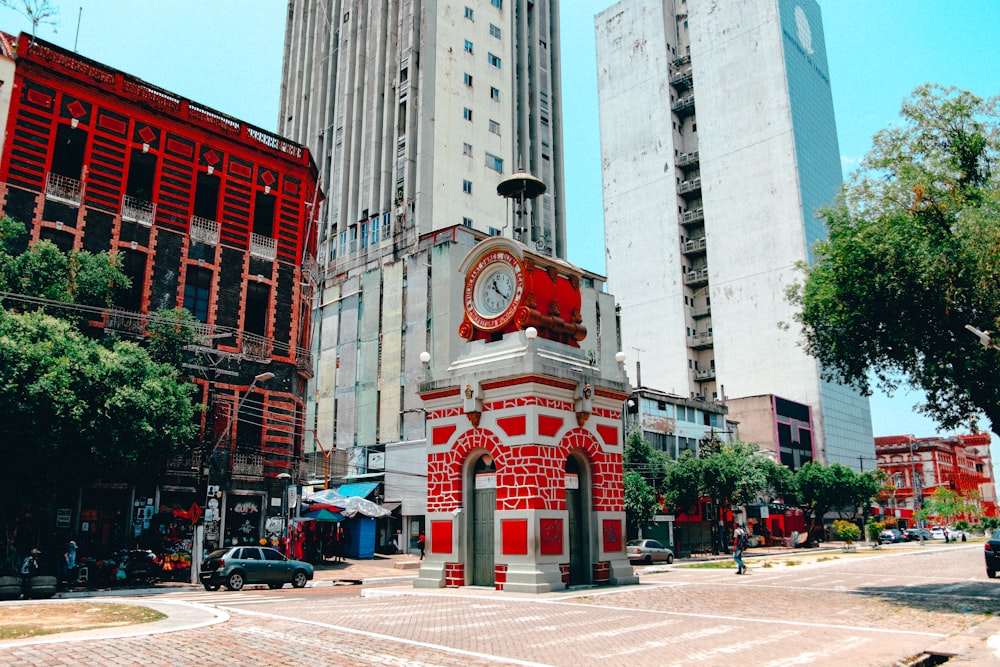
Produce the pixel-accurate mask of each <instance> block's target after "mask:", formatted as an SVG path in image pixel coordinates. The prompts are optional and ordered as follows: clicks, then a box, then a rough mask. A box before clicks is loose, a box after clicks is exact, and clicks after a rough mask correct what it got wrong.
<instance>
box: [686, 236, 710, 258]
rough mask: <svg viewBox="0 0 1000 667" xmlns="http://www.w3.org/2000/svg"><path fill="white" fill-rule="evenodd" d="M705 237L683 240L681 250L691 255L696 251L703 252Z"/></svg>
mask: <svg viewBox="0 0 1000 667" xmlns="http://www.w3.org/2000/svg"><path fill="white" fill-rule="evenodd" d="M705 245H706V244H705V237H704V236H702V237H701V238H697V239H691V240H690V241H685V242H684V245H683V247H682V248H681V252H683V253H684V254H685V255H692V254H696V253H701V252H705Z"/></svg>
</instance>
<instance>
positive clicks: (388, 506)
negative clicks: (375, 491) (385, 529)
mask: <svg viewBox="0 0 1000 667" xmlns="http://www.w3.org/2000/svg"><path fill="white" fill-rule="evenodd" d="M402 505H403V503H382V509H384V510H389V511H390V512H395V511H396V510H398V509H399V508H400V507H402Z"/></svg>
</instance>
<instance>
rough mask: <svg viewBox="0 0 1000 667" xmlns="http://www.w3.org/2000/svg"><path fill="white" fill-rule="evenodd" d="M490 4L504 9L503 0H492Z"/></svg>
mask: <svg viewBox="0 0 1000 667" xmlns="http://www.w3.org/2000/svg"><path fill="white" fill-rule="evenodd" d="M490 4H491V5H493V6H494V7H496V8H497V9H503V0H490Z"/></svg>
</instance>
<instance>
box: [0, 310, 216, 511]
mask: <svg viewBox="0 0 1000 667" xmlns="http://www.w3.org/2000/svg"><path fill="white" fill-rule="evenodd" d="M0 378H3V379H2V381H0V412H2V414H3V415H4V419H3V420H0V460H2V461H4V469H3V472H2V473H0V479H2V483H0V507H2V508H3V509H4V511H5V512H11V511H16V510H17V508H19V507H20V506H21V505H22V503H25V502H29V503H30V502H37V503H39V504H44V502H45V501H46V500H47V497H48V496H49V495H50V494H51V491H52V489H54V488H59V487H60V486H61V485H62V486H69V488H72V486H73V485H76V484H79V483H81V482H84V481H93V480H99V479H104V480H121V479H129V480H138V479H143V480H148V479H154V480H155V479H156V477H157V476H158V475H159V474H161V473H162V471H163V470H164V469H165V464H166V462H167V461H168V460H169V459H170V458H171V457H173V456H175V455H177V454H178V453H180V452H181V451H182V450H183V448H184V447H185V446H186V445H188V444H189V443H191V442H192V441H193V439H194V437H195V435H196V433H197V422H196V421H195V407H194V404H193V402H192V396H193V392H194V386H193V385H191V384H187V383H184V382H181V381H180V380H179V378H178V376H177V371H176V370H175V369H174V368H172V367H170V366H168V365H166V364H160V363H156V362H154V361H153V360H152V359H150V358H149V355H148V353H147V352H146V351H145V350H144V349H142V348H141V347H139V346H138V345H136V344H134V343H129V342H121V341H118V342H113V343H112V344H111V346H110V347H106V346H105V345H102V344H101V343H100V342H98V341H96V340H94V339H91V338H88V337H86V336H84V335H83V334H81V333H80V332H78V331H77V330H76V329H75V328H74V327H73V326H72V325H71V324H70V323H68V322H66V321H65V320H60V319H57V318H54V317H51V316H48V315H45V314H43V313H40V312H30V313H23V314H19V313H14V312H11V311H7V310H4V309H0Z"/></svg>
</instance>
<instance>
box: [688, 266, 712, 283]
mask: <svg viewBox="0 0 1000 667" xmlns="http://www.w3.org/2000/svg"><path fill="white" fill-rule="evenodd" d="M707 282H708V269H695V270H693V271H688V272H687V273H686V274H685V276H684V283H685V284H687V285H691V286H694V285H700V284H702V283H707Z"/></svg>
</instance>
